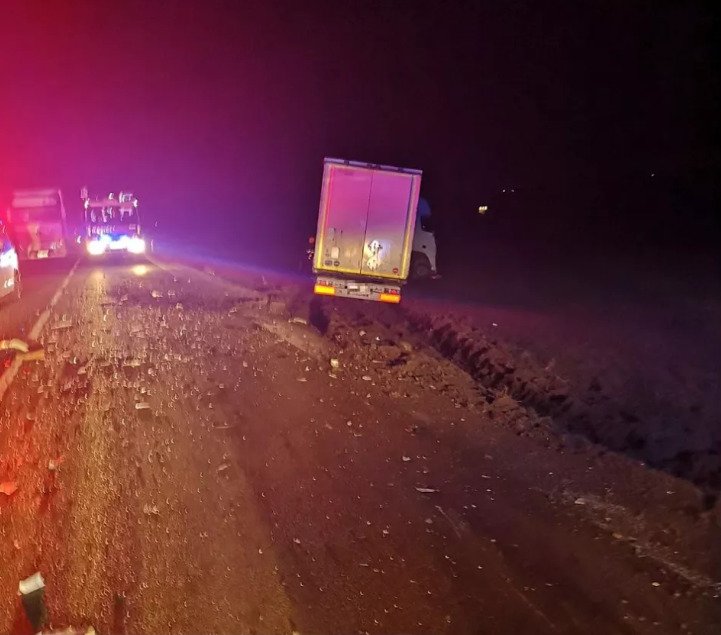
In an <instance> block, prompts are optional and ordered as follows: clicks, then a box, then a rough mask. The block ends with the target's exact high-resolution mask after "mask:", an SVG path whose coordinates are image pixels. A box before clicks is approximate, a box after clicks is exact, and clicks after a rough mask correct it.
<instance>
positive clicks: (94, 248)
mask: <svg viewBox="0 0 721 635" xmlns="http://www.w3.org/2000/svg"><path fill="white" fill-rule="evenodd" d="M85 249H87V251H88V253H89V254H90V255H91V256H102V255H103V254H104V253H105V250H106V249H107V245H106V244H105V242H104V241H102V240H89V241H88V242H87V244H86V245H85Z"/></svg>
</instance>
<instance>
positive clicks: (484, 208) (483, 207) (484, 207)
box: [478, 205, 488, 214]
mask: <svg viewBox="0 0 721 635" xmlns="http://www.w3.org/2000/svg"><path fill="white" fill-rule="evenodd" d="M487 211H488V205H479V206H478V213H479V214H485V213H486V212H487Z"/></svg>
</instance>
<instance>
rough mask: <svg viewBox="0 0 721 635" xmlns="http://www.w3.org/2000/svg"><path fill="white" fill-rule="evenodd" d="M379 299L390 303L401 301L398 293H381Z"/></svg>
mask: <svg viewBox="0 0 721 635" xmlns="http://www.w3.org/2000/svg"><path fill="white" fill-rule="evenodd" d="M379 300H380V301H381V302H390V303H391V304H398V303H399V302H400V301H401V296H400V294H398V293H381V296H380V298H379Z"/></svg>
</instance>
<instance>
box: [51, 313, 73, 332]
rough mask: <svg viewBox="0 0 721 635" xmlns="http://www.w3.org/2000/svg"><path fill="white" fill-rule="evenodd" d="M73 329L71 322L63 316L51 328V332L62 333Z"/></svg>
mask: <svg viewBox="0 0 721 635" xmlns="http://www.w3.org/2000/svg"><path fill="white" fill-rule="evenodd" d="M72 327H73V321H72V320H71V319H70V318H69V317H68V316H67V315H63V317H62V318H61V319H59V320H58V321H57V322H55V324H53V326H52V327H51V329H50V330H51V331H63V330H65V329H70V328H72Z"/></svg>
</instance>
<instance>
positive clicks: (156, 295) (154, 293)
mask: <svg viewBox="0 0 721 635" xmlns="http://www.w3.org/2000/svg"><path fill="white" fill-rule="evenodd" d="M150 295H151V296H152V297H154V298H156V299H157V298H162V297H164V296H163V294H162V293H161V292H160V291H158V290H157V289H153V290H152V291H151V292H150Z"/></svg>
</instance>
